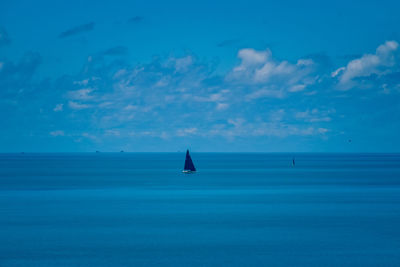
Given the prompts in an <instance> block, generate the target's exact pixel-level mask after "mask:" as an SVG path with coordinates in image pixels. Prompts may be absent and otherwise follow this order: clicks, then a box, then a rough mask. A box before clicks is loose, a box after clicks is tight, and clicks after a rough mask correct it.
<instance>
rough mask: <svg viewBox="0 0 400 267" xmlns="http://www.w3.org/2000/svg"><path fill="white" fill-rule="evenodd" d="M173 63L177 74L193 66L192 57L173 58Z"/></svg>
mask: <svg viewBox="0 0 400 267" xmlns="http://www.w3.org/2000/svg"><path fill="white" fill-rule="evenodd" d="M173 61H175V69H176V71H177V72H185V71H187V69H188V68H189V67H190V65H192V64H193V58H192V56H186V57H182V58H174V59H173Z"/></svg>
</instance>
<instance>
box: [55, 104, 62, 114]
mask: <svg viewBox="0 0 400 267" xmlns="http://www.w3.org/2000/svg"><path fill="white" fill-rule="evenodd" d="M63 107H64V104H57V105H56V106H55V107H54V109H53V111H54V112H59V111H62V110H63Z"/></svg>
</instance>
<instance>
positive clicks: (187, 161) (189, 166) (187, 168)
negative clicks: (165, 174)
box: [182, 149, 196, 173]
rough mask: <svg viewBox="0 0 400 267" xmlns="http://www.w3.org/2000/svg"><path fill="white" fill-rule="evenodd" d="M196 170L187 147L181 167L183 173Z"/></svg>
mask: <svg viewBox="0 0 400 267" xmlns="http://www.w3.org/2000/svg"><path fill="white" fill-rule="evenodd" d="M195 171H196V168H195V167H194V164H193V161H192V158H191V157H190V154H189V149H188V150H186V159H185V166H184V167H183V171H182V172H183V173H193V172H195Z"/></svg>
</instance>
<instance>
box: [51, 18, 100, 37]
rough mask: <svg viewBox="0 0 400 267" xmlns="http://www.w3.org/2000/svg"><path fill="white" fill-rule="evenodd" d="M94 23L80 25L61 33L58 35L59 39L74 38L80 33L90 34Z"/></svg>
mask: <svg viewBox="0 0 400 267" xmlns="http://www.w3.org/2000/svg"><path fill="white" fill-rule="evenodd" d="M94 25H95V23H94V22H90V23H87V24H82V25H79V26H76V27H73V28H71V29H68V30H66V31H63V32H62V33H60V35H59V36H58V37H59V38H66V37H70V36H74V35H77V34H81V33H85V32H90V31H92V30H93V29H94Z"/></svg>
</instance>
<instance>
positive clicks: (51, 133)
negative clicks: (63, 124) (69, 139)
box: [50, 130, 64, 136]
mask: <svg viewBox="0 0 400 267" xmlns="http://www.w3.org/2000/svg"><path fill="white" fill-rule="evenodd" d="M50 135H51V136H64V131H61V130H57V131H52V132H50Z"/></svg>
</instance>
